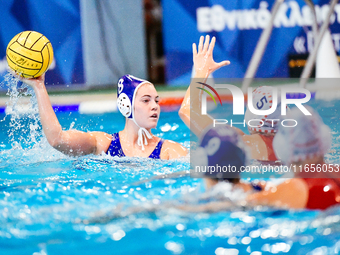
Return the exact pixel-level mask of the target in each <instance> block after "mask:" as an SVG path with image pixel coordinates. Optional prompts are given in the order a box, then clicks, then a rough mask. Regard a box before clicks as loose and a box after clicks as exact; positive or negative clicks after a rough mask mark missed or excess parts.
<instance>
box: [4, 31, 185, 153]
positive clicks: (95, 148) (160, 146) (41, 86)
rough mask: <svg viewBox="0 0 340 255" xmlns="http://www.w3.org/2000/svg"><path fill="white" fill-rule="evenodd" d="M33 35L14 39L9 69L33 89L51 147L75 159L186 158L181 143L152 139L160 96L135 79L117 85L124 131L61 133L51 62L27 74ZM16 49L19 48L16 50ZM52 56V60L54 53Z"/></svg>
mask: <svg viewBox="0 0 340 255" xmlns="http://www.w3.org/2000/svg"><path fill="white" fill-rule="evenodd" d="M33 34H34V35H35V34H36V32H33V31H31V32H30V31H26V32H23V33H20V34H18V35H17V36H15V37H14V38H13V40H12V41H11V42H10V44H9V46H8V52H7V55H8V56H9V55H10V56H11V59H10V60H9V66H10V67H11V68H12V69H13V70H14V71H15V74H14V75H15V76H16V77H18V78H19V79H20V80H21V81H23V82H25V83H26V84H28V85H30V86H31V87H32V88H33V89H34V92H35V94H36V98H37V101H38V107H39V114H40V119H41V124H42V127H43V131H44V134H45V136H46V138H47V141H48V142H49V144H50V145H51V146H53V147H54V148H55V149H57V150H59V151H60V152H62V153H64V154H67V155H72V156H78V155H86V154H101V153H103V152H104V153H106V154H108V155H111V156H118V157H124V156H129V157H149V158H155V159H174V158H178V157H181V156H185V155H187V150H186V148H184V147H183V146H182V145H180V144H179V143H176V142H174V141H170V140H163V139H161V138H159V137H156V136H154V135H152V133H151V129H152V128H156V126H157V122H158V119H159V115H160V106H159V96H158V94H157V91H156V89H155V87H154V85H153V84H152V83H150V82H148V81H146V80H142V79H138V78H136V77H134V76H132V75H125V76H123V77H121V79H120V80H119V82H118V100H117V101H118V108H119V111H120V112H121V113H122V114H123V116H124V117H125V118H126V122H125V127H124V129H123V130H122V131H120V132H117V133H114V134H113V135H111V134H107V133H105V132H82V131H78V130H68V131H64V130H62V127H61V125H60V123H59V121H58V119H57V116H56V114H55V112H54V110H53V108H52V105H51V102H50V99H49V97H48V93H47V90H46V87H45V74H44V72H45V71H46V70H47V68H48V65H50V64H51V62H52V59H50V62H49V63H48V65H47V67H46V66H45V65H44V61H43V60H44V58H42V59H40V60H39V59H38V61H37V62H39V61H40V62H42V63H43V64H41V66H39V67H37V68H38V69H39V68H40V69H41V68H43V67H44V68H45V67H46V70H44V72H41V70H40V69H39V70H38V69H37V70H34V71H33V73H32V72H31V73H26V72H29V71H30V70H31V69H32V68H28V65H27V63H29V62H30V60H31V59H32V55H31V52H30V51H29V50H28V46H29V47H31V48H32V47H35V45H36V43H35V42H32V41H31V39H30V38H33V37H32V35H33ZM40 35H41V34H40ZM41 36H42V35H41ZM24 37H26V39H25V38H24ZM39 38H40V37H35V38H34V40H36V41H37V42H39V40H41V39H39ZM41 38H42V37H41ZM48 43H49V42H48ZM14 46H18V47H16V48H15V49H14ZM11 47H12V48H11ZM13 49H14V50H13ZM14 51H20V52H19V53H20V54H16V53H13V52H14ZM33 53H34V52H33ZM17 56H20V57H17ZM21 56H25V57H24V58H22V57H21ZM49 56H50V57H51V56H52V57H53V52H52V54H50V55H49ZM21 58H22V59H23V60H21ZM10 61H11V63H10ZM23 62H24V65H22V64H23ZM30 63H31V62H30ZM32 64H33V62H32ZM38 75H39V76H38ZM28 77H30V78H28Z"/></svg>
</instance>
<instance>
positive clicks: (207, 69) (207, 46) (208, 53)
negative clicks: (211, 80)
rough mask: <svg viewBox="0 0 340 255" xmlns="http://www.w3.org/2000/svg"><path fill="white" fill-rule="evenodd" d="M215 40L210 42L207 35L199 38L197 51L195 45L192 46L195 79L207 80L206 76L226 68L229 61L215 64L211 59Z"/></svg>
mask: <svg viewBox="0 0 340 255" xmlns="http://www.w3.org/2000/svg"><path fill="white" fill-rule="evenodd" d="M215 42H216V38H215V37H213V38H212V39H211V42H210V36H209V35H207V36H206V37H205V42H204V36H201V37H200V41H199V44H198V50H197V47H196V43H193V45H192V52H193V60H194V68H195V72H196V77H197V78H208V76H209V75H210V74H211V73H213V72H214V71H215V70H217V69H219V68H221V67H222V66H226V65H229V64H230V61H228V60H226V61H222V62H219V63H216V62H215V61H214V59H213V50H214V47H215Z"/></svg>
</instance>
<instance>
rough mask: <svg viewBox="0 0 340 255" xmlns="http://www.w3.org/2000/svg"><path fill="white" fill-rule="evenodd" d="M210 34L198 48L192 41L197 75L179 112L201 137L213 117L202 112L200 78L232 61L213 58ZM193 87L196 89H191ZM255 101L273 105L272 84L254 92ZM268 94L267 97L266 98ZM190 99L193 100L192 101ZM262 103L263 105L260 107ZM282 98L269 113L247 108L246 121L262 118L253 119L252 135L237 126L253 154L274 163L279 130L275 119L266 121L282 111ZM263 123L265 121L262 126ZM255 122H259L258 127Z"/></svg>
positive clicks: (253, 156) (213, 44) (203, 78)
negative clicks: (276, 136)
mask: <svg viewBox="0 0 340 255" xmlns="http://www.w3.org/2000/svg"><path fill="white" fill-rule="evenodd" d="M209 40H210V37H209V35H207V36H206V38H205V42H204V37H203V36H201V38H200V41H199V45H198V51H197V49H196V44H193V61H194V69H195V76H194V79H193V80H192V83H191V84H190V86H189V88H188V90H187V92H186V95H185V98H184V100H183V103H182V106H181V109H180V111H179V115H180V117H181V119H182V120H183V121H184V123H185V124H186V125H187V126H188V127H189V128H190V129H191V131H193V132H194V134H196V135H197V136H198V137H199V136H201V133H202V131H203V130H204V129H205V128H207V127H208V126H211V125H213V118H212V117H211V116H209V115H201V98H202V93H201V90H199V89H196V87H198V86H200V87H202V85H200V84H199V83H198V82H203V83H205V82H206V80H207V78H208V77H209V75H210V74H211V73H213V72H214V71H215V70H217V69H219V68H220V67H222V66H225V65H228V64H230V62H229V61H222V62H220V63H216V62H215V61H214V59H213V49H214V46H215V41H216V39H215V37H213V38H212V40H211V42H210V43H209ZM190 87H193V89H190ZM252 97H253V104H254V107H255V108H256V109H258V110H259V109H260V110H261V109H262V110H267V109H269V108H270V107H271V104H272V101H271V97H272V88H271V87H266V86H263V87H259V88H257V89H256V90H254V92H253V95H252ZM263 97H265V98H263ZM190 101H191V102H190ZM259 106H261V108H259ZM279 109H280V102H278V107H277V109H276V111H275V112H274V113H272V114H271V115H269V116H256V117H254V116H252V113H251V112H250V111H249V110H248V109H247V111H246V114H245V121H246V123H247V125H248V121H249V120H250V119H263V123H260V122H258V123H254V121H253V122H252V127H249V126H248V129H249V132H250V135H246V134H244V132H243V131H242V130H240V129H238V128H235V127H233V128H235V129H236V130H237V132H238V133H239V134H241V135H242V136H243V140H244V142H245V143H246V144H247V145H248V146H249V148H250V150H251V157H252V158H253V159H256V160H259V161H266V162H268V163H274V162H275V161H276V160H277V158H276V156H275V153H274V150H273V147H272V141H273V138H274V134H275V133H276V131H277V128H278V123H277V122H275V121H274V122H272V121H266V119H268V120H269V119H278V116H279V114H280V110H279ZM261 124H263V125H262V126H261ZM254 126H258V127H255V128H254Z"/></svg>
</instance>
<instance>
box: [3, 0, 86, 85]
mask: <svg viewBox="0 0 340 255" xmlns="http://www.w3.org/2000/svg"><path fill="white" fill-rule="evenodd" d="M0 10H1V15H0V26H1V28H0V78H1V79H2V77H3V76H4V75H5V74H6V67H7V62H6V47H7V44H8V43H9V41H10V40H11V39H12V38H13V37H14V36H15V35H16V34H18V33H20V32H22V31H26V30H33V31H37V32H39V33H42V34H44V35H45V36H46V37H47V38H48V39H49V40H50V42H51V43H52V46H53V51H54V62H53V63H52V65H51V68H50V70H49V71H48V72H47V73H46V83H47V85H64V84H67V85H69V84H84V68H83V55H82V40H81V23H80V19H81V17H80V6H79V0H49V1H46V0H5V1H0Z"/></svg>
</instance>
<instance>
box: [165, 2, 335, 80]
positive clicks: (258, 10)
mask: <svg viewBox="0 0 340 255" xmlns="http://www.w3.org/2000/svg"><path fill="white" fill-rule="evenodd" d="M314 2H315V4H316V6H315V10H316V16H317V21H318V24H319V25H320V24H322V22H323V20H324V19H325V17H326V14H327V12H328V10H329V5H328V1H314ZM273 3H274V1H259V0H239V1H224V0H195V1H187V0H163V1H162V4H163V34H164V48H165V52H166V60H167V62H166V77H167V82H168V84H171V85H184V84H188V83H189V81H190V77H191V73H192V65H193V62H192V47H191V45H192V43H194V42H195V43H197V42H198V40H199V37H200V36H201V35H206V34H209V35H211V36H216V39H217V41H216V46H215V51H214V58H215V60H216V61H222V60H230V62H231V64H230V65H229V66H228V67H224V68H222V69H220V70H218V71H216V72H215V73H214V77H216V78H220V77H221V78H243V77H244V75H245V72H246V70H247V67H248V64H249V62H250V59H251V57H252V54H253V52H254V50H255V47H256V44H257V42H258V40H259V38H260V35H261V33H262V31H263V29H264V28H265V27H266V26H267V24H268V22H269V20H270V18H271V13H270V11H271V8H272V6H273ZM339 24H340V4H338V5H336V8H335V11H334V14H333V16H332V17H331V25H330V29H331V33H332V39H333V43H334V46H335V49H336V51H337V52H339V51H340V25H339ZM311 25H312V14H311V11H310V8H309V7H308V6H307V5H306V4H305V2H304V1H302V0H297V1H296V0H292V1H285V2H284V3H283V4H282V5H281V6H280V9H279V11H278V13H277V16H276V18H275V20H274V29H273V31H272V35H271V38H270V40H269V43H268V45H267V48H266V51H265V54H264V56H263V58H262V61H261V63H260V66H259V68H258V71H257V73H256V77H257V78H268V77H288V76H289V56H290V55H293V54H308V53H309V52H310V51H311V49H312V48H313V44H314V38H313V33H312V31H311Z"/></svg>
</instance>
